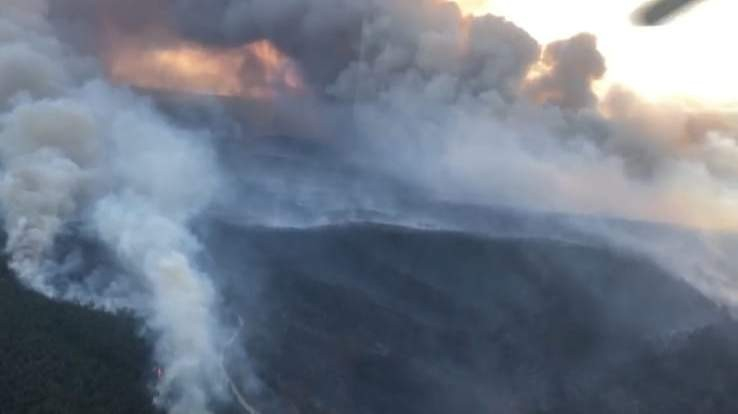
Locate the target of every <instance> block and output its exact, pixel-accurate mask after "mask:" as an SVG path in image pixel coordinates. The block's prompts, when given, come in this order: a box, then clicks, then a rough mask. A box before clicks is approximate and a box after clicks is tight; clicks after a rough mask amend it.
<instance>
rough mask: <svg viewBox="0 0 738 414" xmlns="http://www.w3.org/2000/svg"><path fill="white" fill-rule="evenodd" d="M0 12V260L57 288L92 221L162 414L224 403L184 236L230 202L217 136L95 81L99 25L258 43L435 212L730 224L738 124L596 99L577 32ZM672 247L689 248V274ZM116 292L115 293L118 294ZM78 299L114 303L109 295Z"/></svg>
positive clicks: (587, 44) (487, 25) (188, 9)
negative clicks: (59, 246)
mask: <svg viewBox="0 0 738 414" xmlns="http://www.w3.org/2000/svg"><path fill="white" fill-rule="evenodd" d="M0 5H1V6H2V17H1V18H0V111H2V115H1V116H0V161H1V162H2V181H0V196H1V197H2V199H1V201H2V206H3V215H4V219H5V226H6V230H7V232H8V234H9V243H8V246H7V248H8V253H9V254H10V256H11V258H12V266H13V268H14V269H15V271H16V272H17V273H18V275H19V277H20V278H21V279H22V280H23V281H25V282H26V283H27V284H28V285H29V286H32V287H34V288H36V289H39V290H40V291H42V292H45V293H46V294H48V295H57V294H60V295H64V294H65V293H66V292H59V291H58V289H57V288H56V283H55V270H56V266H55V265H54V263H52V262H51V261H50V258H51V252H52V249H53V244H54V240H55V238H56V237H57V235H58V234H59V232H60V231H61V230H62V229H63V227H64V226H65V223H67V222H68V221H70V220H81V221H82V222H84V223H85V224H86V225H88V226H89V227H91V228H92V229H93V230H94V233H95V234H96V235H97V236H98V237H99V239H100V240H101V241H103V242H104V243H105V244H106V245H107V246H108V247H109V248H110V249H111V250H112V251H113V252H115V254H116V256H117V257H118V258H119V260H120V262H121V263H122V264H123V265H124V267H125V268H126V270H127V272H128V273H129V274H130V277H131V278H135V280H136V283H132V284H130V285H131V286H134V285H135V286H142V287H144V288H145V289H144V292H143V293H142V292H138V291H131V292H128V291H127V290H125V289H124V295H123V297H124V299H127V301H126V300H123V301H122V305H123V306H131V307H134V308H135V309H137V310H139V311H140V312H141V313H142V314H143V315H144V316H146V318H147V323H148V326H149V328H150V329H151V330H152V331H153V332H154V333H155V334H156V336H157V338H158V342H157V349H156V352H157V358H158V361H159V362H160V363H161V364H162V365H164V368H165V378H164V379H163V381H162V382H161V383H160V384H159V389H158V391H159V395H160V396H161V400H160V401H161V402H162V404H166V405H167V407H169V408H170V409H171V411H172V412H193V413H201V412H206V411H207V407H208V405H209V402H210V401H212V400H213V399H217V398H219V397H220V396H221V394H222V392H223V390H222V376H221V375H219V373H218V366H219V365H218V360H219V355H217V354H218V351H219V349H218V348H219V345H221V342H222V341H221V338H222V336H223V335H222V332H221V327H220V323H219V322H218V315H217V312H216V309H217V306H218V295H217V292H216V290H215V287H214V283H213V281H212V280H211V279H210V278H209V277H208V276H207V275H206V274H205V273H204V272H203V271H202V270H201V269H199V268H198V267H197V264H196V261H195V256H196V255H197V254H198V252H199V251H200V249H201V248H202V246H200V245H199V243H198V241H197V239H196V238H195V236H194V235H193V234H192V232H190V231H189V222H190V221H191V220H192V219H193V218H194V217H196V216H197V215H198V214H199V213H201V212H202V211H203V210H204V209H205V207H207V206H208V203H209V202H210V201H212V200H213V198H214V197H217V196H220V195H222V191H221V190H222V187H221V185H220V183H221V181H220V178H221V177H219V174H218V173H217V171H218V165H216V162H215V156H214V154H213V152H212V150H211V149H210V147H209V144H208V143H209V142H210V141H211V139H212V138H213V137H211V136H210V134H209V133H207V132H203V131H194V130H188V129H183V128H178V127H176V126H174V125H172V123H171V122H170V121H169V120H168V119H167V118H165V117H164V116H162V115H161V114H159V113H158V112H157V111H156V110H155V109H153V108H152V105H151V104H150V103H149V102H148V101H147V100H145V99H143V98H141V97H138V96H136V95H135V94H133V93H132V92H130V91H123V90H120V89H117V88H115V87H112V86H111V85H110V84H109V83H107V81H105V80H104V79H102V78H103V76H101V73H100V72H101V71H100V69H99V67H100V66H103V65H101V64H100V62H99V61H96V60H95V59H94V55H95V54H96V53H98V54H99V55H105V54H106V53H108V52H109V51H110V50H108V49H106V48H105V46H106V45H105V43H104V41H103V42H101V44H97V43H96V41H97V40H99V39H104V38H105V36H103V35H102V31H103V30H102V27H103V26H105V25H113V26H116V29H117V30H116V33H117V34H121V33H122V34H125V33H129V32H130V33H136V35H137V36H144V37H145V36H150V40H151V43H152V44H156V43H157V42H166V41H171V39H172V33H175V34H176V35H177V36H181V38H182V39H186V40H187V41H188V42H198V43H199V44H201V45H203V46H205V47H207V46H213V47H218V48H224V47H225V48H227V47H230V46H242V45H244V44H247V43H250V42H254V41H258V40H268V41H270V42H271V43H272V44H273V45H275V46H276V47H277V48H278V49H279V50H280V51H282V52H283V53H285V54H286V55H288V56H289V57H290V58H291V59H292V60H293V61H294V62H295V64H296V65H297V66H298V67H299V68H300V70H301V72H302V75H303V77H304V79H305V81H306V82H307V84H308V85H307V88H306V89H307V92H308V93H311V94H313V95H312V96H309V97H308V98H307V99H306V98H305V97H301V99H302V100H297V99H296V102H294V103H293V104H292V106H290V108H291V110H292V111H293V112H294V113H305V112H311V111H314V112H315V113H316V114H318V115H317V116H318V117H319V116H322V115H323V114H324V113H330V112H331V111H333V110H335V108H336V107H338V108H340V110H339V111H338V112H340V114H346V113H350V114H351V115H352V117H351V119H350V120H349V121H346V123H348V124H349V125H348V127H345V128H341V130H340V134H335V135H336V136H330V137H329V138H333V139H335V140H340V139H342V138H346V139H345V141H349V142H351V143H352V145H353V147H352V148H351V150H350V151H351V153H350V156H351V157H352V159H358V160H359V161H360V162H362V163H364V164H365V165H367V164H368V165H370V166H371V168H374V169H379V170H381V171H382V172H390V173H391V174H392V176H394V177H397V178H399V179H400V180H402V181H403V182H404V183H406V184H409V185H410V186H412V188H420V189H422V190H423V191H424V192H425V193H428V194H430V195H432V196H434V197H436V198H440V199H444V200H451V201H454V202H471V203H480V204H489V205H509V206H514V207H516V208H525V209H535V210H544V211H556V212H565V213H575V214H580V213H586V214H593V215H606V216H616V217H626V218H638V219H649V220H658V221H667V222H670V223H674V224H680V225H686V226H694V227H701V228H710V229H715V228H732V229H735V228H736V227H738V219H736V217H737V216H736V215H735V214H734V212H735V207H736V202H735V200H738V188H736V186H735V185H734V182H735V180H736V178H738V170H736V168H735V167H734V166H735V165H738V162H736V161H738V144H737V142H738V141H737V140H736V137H738V135H737V134H736V132H735V130H734V129H733V128H732V127H730V125H728V124H723V123H721V122H715V121H714V120H713V118H714V114H694V113H691V112H690V111H687V110H684V109H682V108H679V107H676V106H673V107H669V106H662V105H654V104H649V103H645V102H642V101H641V100H639V99H638V98H637V97H635V96H634V95H632V94H630V93H629V92H625V91H621V90H614V91H612V92H611V93H610V94H609V96H607V97H606V98H605V99H604V100H602V101H600V99H599V98H598V97H597V95H596V94H595V93H594V92H593V85H594V82H596V81H597V80H598V79H600V78H602V76H603V75H604V73H605V68H606V65H605V62H604V59H603V57H602V56H601V55H600V54H599V52H598V51H597V47H596V39H595V38H594V37H593V36H591V35H587V34H582V35H578V36H574V37H572V38H570V39H564V40H561V41H559V42H555V43H553V44H551V45H548V46H542V45H540V44H538V43H537V42H536V41H535V40H534V39H533V38H532V37H531V36H530V35H529V34H528V33H527V32H525V30H523V29H522V28H520V27H518V26H516V25H515V24H513V23H512V22H509V21H507V20H505V19H503V18H501V17H496V16H491V15H488V16H483V17H469V16H465V15H464V14H463V13H462V12H461V10H460V9H459V7H458V6H457V5H455V4H454V3H451V2H442V1H438V0H406V1H397V0H286V1H275V0H169V1H167V0H157V1H143V0H142V1H139V2H121V1H115V0H59V1H55V2H53V4H52V6H53V7H52V10H48V5H47V4H46V2H44V1H40V0H35V1H28V0H0ZM49 14H50V15H51V16H53V19H51V21H52V22H53V25H52V24H51V23H49V21H47V15H49ZM162 32H166V33H167V36H161V33H162ZM59 39H63V41H62V40H59ZM90 39H95V40H90ZM113 41H114V40H113ZM80 51H81V52H83V53H80ZM79 54H90V55H91V56H93V58H88V59H85V58H81V57H80V56H79ZM98 57H99V56H98ZM285 99H289V97H286V98H285ZM306 102H310V107H309V108H307V107H306V105H305V104H306ZM313 106H315V107H320V109H323V107H325V112H323V111H320V110H315V109H314V108H313ZM296 108H297V109H296ZM311 113H312V112H311ZM718 117H719V116H718ZM342 125H343V124H342ZM208 128H212V125H204V127H203V129H205V130H207V129H208ZM324 132H325V133H327V134H331V133H333V131H332V130H330V129H326V130H325V131H324ZM236 181H237V180H236ZM326 185H328V184H326ZM316 204H317V205H318V206H319V207H318V208H324V209H326V210H328V209H331V208H334V207H335V205H331V201H330V200H328V201H322V204H321V203H316ZM227 207H231V208H233V209H234V210H237V208H235V207H233V206H227ZM586 230H587V231H591V232H593V233H597V234H607V233H608V232H609V231H610V230H609V228H607V226H604V227H602V228H599V227H597V226H588V228H587V229H586ZM608 237H611V238H616V239H617V241H618V243H619V244H622V245H625V244H630V248H633V249H639V248H640V247H643V248H644V251H647V252H648V253H649V254H651V255H652V256H654V257H658V258H659V259H660V260H661V261H662V262H663V263H667V262H668V261H669V259H670V258H673V257H679V259H680V260H674V261H673V263H672V264H671V265H670V266H673V267H674V270H675V271H681V272H685V271H690V269H694V268H695V266H696V264H697V263H699V265H700V266H702V265H704V263H706V262H707V261H709V260H712V259H713V258H714V257H717V258H718V259H720V260H721V261H722V260H723V259H724V257H725V255H724V251H722V250H720V249H718V248H715V249H713V247H714V246H713V245H706V244H702V245H701V246H702V250H700V249H695V248H692V246H691V245H690V247H685V245H682V244H679V245H676V246H674V245H672V244H670V243H667V241H665V240H661V239H645V238H638V237H633V236H632V235H630V234H627V235H613V234H611V235H610V236H608ZM651 242H653V244H650V245H649V243H651ZM637 243H643V245H636V244H637ZM655 246H656V247H655ZM685 251H689V252H691V253H692V254H696V255H697V256H690V257H689V260H687V258H686V256H687V255H685V254H684V252H685ZM695 252H698V253H695ZM695 257H696V258H695ZM693 259H694V260H693ZM720 263H721V266H702V268H703V270H705V271H704V272H702V273H700V272H697V273H695V275H698V276H692V277H700V278H703V279H701V280H694V279H692V281H693V282H694V283H695V284H696V285H698V286H700V287H701V288H702V289H703V290H705V291H706V292H708V293H710V294H712V295H713V296H714V297H718V298H720V299H725V298H728V296H729V295H730V294H732V293H733V290H730V291H729V292H727V293H726V292H722V291H721V289H724V288H725V287H726V286H727V287H731V289H732V286H733V285H734V283H732V279H730V277H729V276H728V273H729V272H728V271H727V270H726V269H729V268H730V266H727V265H725V266H722V262H720ZM685 277H687V276H686V275H685ZM118 282H119V283H117V284H116V289H117V290H116V292H115V295H116V298H119V297H120V295H121V294H120V286H127V285H128V284H126V283H123V282H122V281H118ZM75 292H76V293H75V295H76V297H79V296H80V295H81V294H80V293H79V292H84V290H78V291H75ZM89 295H92V296H90V297H86V298H85V299H86V300H93V302H95V303H98V304H107V303H109V301H108V299H110V297H111V296H112V295H113V293H112V291H104V290H103V291H102V292H99V291H95V292H91V293H89ZM141 298H144V299H141Z"/></svg>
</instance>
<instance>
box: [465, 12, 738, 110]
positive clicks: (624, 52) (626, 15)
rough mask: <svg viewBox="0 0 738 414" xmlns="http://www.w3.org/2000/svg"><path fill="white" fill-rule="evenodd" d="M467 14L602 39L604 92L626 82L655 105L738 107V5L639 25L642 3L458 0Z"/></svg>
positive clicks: (541, 31) (551, 36)
mask: <svg viewBox="0 0 738 414" xmlns="http://www.w3.org/2000/svg"><path fill="white" fill-rule="evenodd" d="M459 3H460V4H461V6H462V8H463V9H464V10H466V11H468V12H470V13H474V14H484V13H488V12H489V13H493V14H496V15H500V16H504V17H506V18H507V19H508V20H511V21H513V22H514V23H516V24H517V25H519V26H520V27H522V28H524V29H525V30H526V31H528V32H529V33H530V34H531V35H533V37H535V38H536V39H537V40H538V41H539V42H541V43H543V44H545V43H548V42H551V41H553V40H558V39H562V38H566V37H570V36H572V35H574V34H576V33H579V32H583V31H586V32H590V33H593V34H595V35H596V36H597V38H598V45H599V49H600V51H601V52H602V53H603V55H605V58H606V59H607V65H608V74H607V75H606V79H605V81H604V82H603V84H601V85H600V86H599V87H600V88H601V89H602V90H605V89H607V86H609V85H612V84H623V85H625V86H627V87H629V88H631V89H633V90H635V91H636V92H637V93H638V94H640V95H641V96H642V97H644V98H646V99H648V100H652V101H664V100H679V101H683V102H691V103H695V104H699V105H703V106H710V107H716V106H717V107H727V108H731V109H735V108H738V79H736V76H738V75H737V74H738V53H736V52H735V50H734V49H733V42H732V41H731V40H730V39H738V24H736V23H738V1H735V0H705V1H703V2H701V3H698V4H697V5H696V6H694V7H693V8H692V9H691V10H690V11H689V12H688V13H685V14H682V15H680V16H678V17H677V18H675V19H674V20H672V21H670V22H669V23H668V24H666V25H662V26H656V27H638V26H635V25H634V24H633V23H632V21H631V14H632V13H633V11H634V10H636V9H637V8H638V7H639V6H641V5H642V4H643V3H644V1H643V0H556V1H552V0H459Z"/></svg>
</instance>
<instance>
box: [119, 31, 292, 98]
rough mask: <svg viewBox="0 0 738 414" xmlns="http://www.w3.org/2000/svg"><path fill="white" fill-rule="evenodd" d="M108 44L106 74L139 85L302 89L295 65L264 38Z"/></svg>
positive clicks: (246, 91) (268, 92)
mask: <svg viewBox="0 0 738 414" xmlns="http://www.w3.org/2000/svg"><path fill="white" fill-rule="evenodd" d="M132 46H133V47H128V46H123V47H120V45H118V46H117V47H114V48H113V51H112V53H110V54H109V56H108V59H107V70H108V74H109V76H110V78H111V79H112V80H113V81H114V82H117V83H121V84H127V85H133V86H137V87H142V88H151V89H162V90H172V91H179V92H191V93H202V94H211V95H219V96H239V97H244V98H257V99H265V98H271V97H273V96H274V95H275V94H276V93H297V92H299V91H301V90H302V89H303V86H302V85H303V83H302V79H301V77H300V74H299V71H298V70H297V67H296V66H295V65H294V64H293V63H292V62H291V61H290V59H289V58H287V57H286V56H285V55H284V54H282V53H281V52H280V51H279V50H277V49H276V48H275V47H274V46H273V45H272V44H271V43H270V42H268V41H266V40H261V41H257V42H254V43H250V44H247V45H244V46H241V47H236V48H228V49H225V48H208V47H205V46H202V45H199V44H195V43H191V42H185V41H179V42H176V43H174V44H167V45H166V46H161V47H153V48H137V47H135V46H136V45H132Z"/></svg>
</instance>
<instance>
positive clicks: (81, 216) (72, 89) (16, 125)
mask: <svg viewBox="0 0 738 414" xmlns="http://www.w3.org/2000/svg"><path fill="white" fill-rule="evenodd" d="M1 4H2V11H3V13H2V16H3V17H2V19H0V28H2V29H1V30H0V32H2V36H1V37H0V57H1V58H0V68H2V70H1V71H0V73H1V74H2V75H3V77H2V79H1V80H2V85H3V87H2V88H1V89H2V96H1V98H2V101H0V107H2V108H7V110H5V111H4V112H3V113H2V116H1V117H0V157H1V158H0V159H1V160H2V167H3V169H2V180H1V181H0V195H1V200H2V207H3V219H4V220H3V221H4V224H5V227H6V230H7V232H8V235H9V240H8V243H7V246H6V249H7V251H8V254H9V256H10V258H11V266H12V268H13V269H14V270H15V272H16V273H17V274H18V276H19V278H20V279H21V280H22V281H23V282H24V283H26V284H27V285H28V286H30V287H32V288H34V289H37V290H39V291H41V292H43V293H45V294H46V295H48V296H59V297H65V292H64V291H63V288H62V286H63V284H62V283H60V282H61V281H59V280H58V279H57V278H58V272H57V266H56V265H55V264H54V263H53V259H52V258H53V247H54V241H55V239H56V237H57V236H58V235H59V234H60V231H62V229H63V227H64V226H65V225H66V224H67V223H69V222H70V221H72V220H77V221H78V220H81V221H83V222H84V223H87V225H89V226H90V227H91V228H92V232H93V233H95V234H97V235H98V238H99V239H100V241H101V242H103V243H104V244H105V245H107V246H108V247H109V248H110V250H111V251H113V252H114V253H115V255H116V256H117V258H118V259H119V261H120V263H121V264H122V266H123V267H124V269H125V271H126V272H127V273H128V277H130V278H136V279H138V280H139V281H138V283H136V284H138V285H140V286H143V287H144V288H145V293H144V294H143V295H140V294H139V292H133V291H131V292H128V293H127V300H126V299H125V298H124V301H123V304H122V305H123V306H125V307H130V308H133V309H135V310H137V311H138V312H139V313H140V314H141V316H143V317H144V318H145V320H146V323H147V328H148V329H149V330H150V331H151V332H152V333H153V335H154V336H155V337H156V338H157V341H156V357H157V361H158V363H159V364H161V365H162V367H163V369H164V373H165V374H164V376H163V378H162V379H161V381H160V382H159V383H158V384H157V396H158V397H157V398H158V400H159V401H160V403H161V404H162V405H166V406H167V407H168V408H169V409H170V412H173V413H204V412H207V411H208V409H209V406H210V404H211V403H212V401H213V400H214V399H215V398H219V396H220V395H221V393H222V390H221V387H222V383H223V380H222V376H221V374H220V371H219V369H220V366H219V362H218V361H219V355H218V353H219V348H218V346H219V338H220V335H221V332H220V331H219V329H220V328H219V320H218V317H217V312H216V305H217V295H216V292H215V288H214V286H213V285H212V283H211V281H210V279H209V278H208V277H207V276H206V275H205V274H204V273H203V272H202V271H200V270H199V269H198V268H197V266H196V263H195V260H194V257H195V255H196V254H197V252H198V251H199V249H200V246H199V244H198V242H197V239H196V238H195V237H194V236H193V235H192V234H191V232H190V231H189V230H188V223H189V221H190V220H191V219H192V218H193V217H194V216H195V215H196V214H197V213H198V212H199V211H200V210H201V209H202V208H204V207H205V206H206V205H207V204H208V202H209V200H210V199H211V196H212V195H213V194H214V192H216V191H217V189H218V180H219V178H218V174H217V166H216V165H215V161H214V160H215V156H214V154H213V152H212V150H211V149H210V148H209V136H208V134H207V133H204V132H197V131H188V130H183V129H178V128H176V127H174V126H172V125H171V124H170V122H169V121H167V120H166V119H165V118H164V117H163V116H162V115H160V114H158V113H157V112H156V111H155V110H154V109H153V108H152V106H151V104H150V103H149V102H147V101H146V100H145V99H142V98H140V97H137V96H134V95H132V94H131V93H129V92H125V91H122V90H118V89H116V88H114V87H112V86H110V85H109V84H107V83H106V81H104V80H102V78H100V77H99V76H96V74H95V68H94V64H89V62H86V61H85V60H84V59H82V58H80V57H78V56H76V55H75V53H74V52H73V51H72V50H71V49H69V48H68V47H66V46H65V45H63V44H61V43H59V42H58V41H57V40H56V38H55V37H54V32H53V29H52V28H51V27H50V26H49V25H48V24H47V21H46V14H47V7H46V4H45V3H44V2H41V1H37V2H36V1H34V2H26V1H23V2H20V1H19V2H14V1H10V2H9V1H8V0H3V2H2V3H1ZM26 67H27V69H26ZM6 74H9V76H6ZM131 285H135V284H133V283H132V284H131ZM89 295H90V296H88V297H84V298H81V299H83V300H85V301H89V302H92V303H95V304H99V305H100V306H104V304H106V303H107V301H106V292H105V291H104V290H103V291H99V292H89ZM141 298H143V299H141Z"/></svg>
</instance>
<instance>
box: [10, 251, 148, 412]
mask: <svg viewBox="0 0 738 414" xmlns="http://www.w3.org/2000/svg"><path fill="white" fill-rule="evenodd" d="M150 355H151V352H150V349H149V346H148V344H147V343H146V341H144V340H143V339H142V338H141V337H140V336H139V335H138V334H137V321H136V320H135V319H134V318H133V317H132V316H130V315H125V314H121V315H112V314H107V313H103V312H98V311H94V310H92V309H88V308H85V307H83V306H79V305H75V304H69V303H62V302H57V301H52V300H49V299H47V298H45V297H43V296H41V295H38V294H36V293H34V292H32V291H29V290H28V289H25V288H24V287H22V286H20V285H19V284H18V283H17V281H16V280H15V279H14V277H13V276H12V274H11V271H10V270H9V269H8V268H7V264H6V260H5V259H4V258H3V259H2V260H0V413H2V414H15V413H18V414H32V413H44V414H46V413H49V414H51V413H54V414H56V413H60V414H61V413H74V414H79V413H126V414H130V413H141V414H145V413H154V412H155V409H154V407H153V405H152V398H151V392H150V388H149V387H150V385H151V381H152V373H151V368H150V367H151V364H150Z"/></svg>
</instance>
